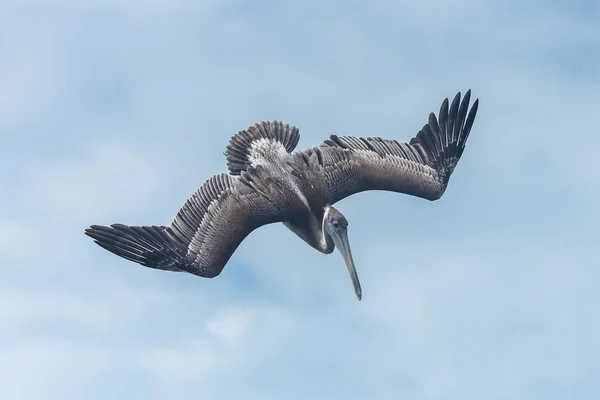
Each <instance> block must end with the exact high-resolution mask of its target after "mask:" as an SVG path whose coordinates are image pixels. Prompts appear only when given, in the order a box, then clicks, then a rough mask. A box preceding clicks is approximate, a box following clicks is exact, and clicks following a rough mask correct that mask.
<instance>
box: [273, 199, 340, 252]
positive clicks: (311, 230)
mask: <svg viewBox="0 0 600 400" xmlns="http://www.w3.org/2000/svg"><path fill="white" fill-rule="evenodd" d="M327 211H328V208H327V207H326V208H325V209H324V212H323V215H322V216H319V215H315V213H310V214H309V215H307V216H305V217H303V218H298V219H296V220H294V221H293V222H292V221H290V222H284V225H285V226H286V227H287V228H288V229H289V230H291V231H292V232H294V233H295V234H296V235H297V236H298V237H299V238H300V239H302V240H304V241H305V242H306V243H308V244H309V245H310V246H311V247H313V248H314V249H316V250H319V251H320V252H321V253H325V254H329V253H331V252H332V251H333V249H334V244H333V240H331V238H330V237H329V235H328V234H327V231H326V230H325V217H326V216H327Z"/></svg>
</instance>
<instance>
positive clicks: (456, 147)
mask: <svg viewBox="0 0 600 400" xmlns="http://www.w3.org/2000/svg"><path fill="white" fill-rule="evenodd" d="M470 98H471V91H470V90H468V91H467V92H466V93H465V96H464V97H463V99H462V101H461V94H460V92H459V93H457V94H456V96H455V97H454V100H453V101H452V103H451V104H450V105H449V101H448V99H447V98H446V99H445V100H444V101H443V102H442V105H441V107H440V110H439V113H438V116H437V117H436V115H435V114H434V113H430V114H429V120H428V122H427V123H426V124H425V125H424V126H423V128H422V129H421V130H420V131H419V132H418V133H417V134H416V136H414V137H413V138H412V139H411V140H410V141H409V142H408V143H403V142H399V141H397V140H393V139H383V138H380V137H367V138H363V137H354V136H337V135H331V136H330V137H329V139H327V140H325V141H323V142H322V143H321V144H320V145H319V146H316V147H311V148H308V149H306V150H303V151H294V149H295V148H296V145H297V144H298V140H299V138H300V135H299V130H298V128H296V127H295V126H291V125H288V124H284V123H282V122H279V121H269V122H260V123H257V124H254V125H252V126H250V127H249V128H248V129H246V130H242V131H239V132H238V133H236V134H235V135H234V136H233V137H231V139H230V140H229V144H228V145H227V149H226V151H225V157H226V161H227V167H228V169H229V172H228V173H220V174H217V175H214V176H213V177H211V178H210V179H208V180H207V181H206V182H205V183H204V184H203V185H202V186H201V187H200V188H199V189H198V190H197V191H196V192H195V193H194V194H193V195H192V196H191V197H190V198H189V199H188V200H187V201H186V202H185V204H184V205H183V207H182V208H181V209H180V210H179V212H178V213H177V215H176V216H175V219H174V220H173V222H172V223H171V225H169V226H128V225H123V224H113V225H110V226H102V225H92V226H91V227H90V228H88V229H86V230H85V234H86V235H88V236H90V237H92V238H93V239H94V241H95V242H96V243H97V244H98V245H100V246H101V247H103V248H104V249H106V250H108V251H110V252H112V253H114V254H116V255H118V256H120V257H122V258H125V259H127V260H130V261H134V262H136V263H139V264H141V265H144V266H146V267H150V268H155V269H160V270H166V271H180V272H188V273H191V274H194V275H197V276H201V277H203V278H214V277H216V276H218V275H219V274H220V273H221V271H222V270H223V268H224V267H225V265H226V263H227V262H228V261H229V259H230V257H231V256H232V255H233V253H234V251H235V250H236V249H237V247H238V246H239V245H240V243H241V242H242V241H243V240H244V238H246V236H248V235H249V234H250V233H251V232H252V231H254V230H255V229H257V228H259V227H261V226H263V225H267V224H272V223H276V222H282V223H283V224H284V225H285V226H286V227H287V228H289V229H290V230H291V231H292V232H294V233H295V234H296V235H298V236H299V237H300V238H301V239H302V240H304V241H305V242H306V243H308V244H309V245H310V246H312V247H313V248H315V249H317V250H318V251H320V252H322V253H325V254H330V253H332V252H333V250H334V248H337V249H338V250H339V252H340V253H341V254H342V256H343V258H344V261H345V263H346V266H347V268H348V272H349V274H350V278H351V280H352V284H353V286H354V291H355V293H356V296H357V298H358V300H361V298H362V289H361V286H360V281H359V279H358V275H357V273H356V268H355V266H354V261H353V259H352V252H351V250H350V243H349V241H348V221H347V220H346V218H345V217H344V215H343V214H342V213H341V212H340V211H338V210H337V209H336V208H334V207H333V205H334V204H335V203H336V202H338V201H340V200H342V199H344V198H345V197H348V196H351V195H353V194H355V193H359V192H363V191H366V190H385V191H392V192H398V193H404V194H408V195H412V196H417V197H420V198H423V199H427V200H431V201H433V200H437V199H439V198H440V197H441V196H442V195H443V194H444V192H445V191H446V187H447V185H448V180H449V179H450V176H451V175H452V172H453V171H454V168H455V167H456V165H457V163H458V161H459V160H460V158H461V156H462V153H463V151H464V149H465V144H466V142H467V138H468V137H469V132H470V131H471V127H472V126H473V121H474V119H475V114H476V113H477V108H478V105H479V99H477V100H475V102H474V103H473V105H472V106H471V109H470V111H469V112H468V114H467V111H468V108H469V101H470Z"/></svg>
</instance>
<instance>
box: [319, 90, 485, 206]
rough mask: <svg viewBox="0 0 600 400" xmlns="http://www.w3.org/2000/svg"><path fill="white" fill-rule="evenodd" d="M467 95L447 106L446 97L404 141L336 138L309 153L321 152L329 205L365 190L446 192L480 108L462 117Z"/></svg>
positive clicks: (431, 194)
mask: <svg viewBox="0 0 600 400" xmlns="http://www.w3.org/2000/svg"><path fill="white" fill-rule="evenodd" d="M470 98H471V91H470V90H469V91H467V92H466V93H465V96H464V98H463V100H462V102H461V95H460V93H458V94H457V95H456V96H455V98H454V100H453V101H452V104H451V105H450V107H448V99H445V100H444V101H443V103H442V106H441V107H440V112H439V120H438V118H436V116H435V114H434V113H431V114H430V115H429V121H428V123H427V124H425V126H424V127H423V129H421V130H420V131H419V132H418V134H417V135H416V136H415V137H413V138H412V139H411V140H410V142H409V143H402V142H398V141H397V140H392V139H382V138H379V137H369V138H362V137H353V136H335V135H332V136H331V137H330V139H328V140H326V141H325V142H323V144H322V145H321V147H319V148H318V150H317V149H313V151H317V152H319V153H321V155H320V158H322V159H323V162H322V167H323V169H324V174H325V179H326V181H327V190H328V197H329V201H330V203H331V204H333V203H335V202H336V201H339V200H341V199H343V198H345V197H347V196H350V195H352V194H354V193H358V192H361V191H365V190H387V191H394V192H400V193H405V194H409V195H413V196H417V197H421V198H424V199H428V200H437V199H439V198H440V197H441V196H442V195H443V194H444V192H445V190H446V187H447V185H448V180H449V179H450V176H451V175H452V172H453V171H454V168H455V167H456V165H457V163H458V161H459V160H460V158H461V155H462V153H463V151H464V148H465V144H466V142H467V138H468V137H469V133H470V131H471V128H472V126H473V121H474V119H475V115H476V113H477V109H478V106H479V100H475V102H474V103H473V106H472V107H471V109H470V111H469V112H468V114H467V111H468V107H469V101H470Z"/></svg>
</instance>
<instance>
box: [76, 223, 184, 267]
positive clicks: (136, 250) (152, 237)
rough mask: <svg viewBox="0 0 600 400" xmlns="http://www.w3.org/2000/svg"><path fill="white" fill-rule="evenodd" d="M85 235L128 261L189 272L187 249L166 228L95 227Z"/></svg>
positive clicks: (90, 228) (86, 231)
mask: <svg viewBox="0 0 600 400" xmlns="http://www.w3.org/2000/svg"><path fill="white" fill-rule="evenodd" d="M85 234H86V235H88V236H89V237H91V238H92V239H94V242H96V244H98V245H99V246H100V247H102V248H104V249H106V250H108V251H110V252H111V253H113V254H116V255H118V256H120V257H123V258H124V259H126V260H130V261H133V262H136V263H138V264H141V265H144V266H146V267H149V268H154V269H161V270H165V271H186V265H187V264H188V263H187V260H186V250H185V248H186V246H184V245H183V243H181V242H180V241H179V239H177V237H176V236H175V235H173V234H172V233H170V229H169V228H167V227H165V226H128V225H123V224H113V225H111V226H102V225H92V226H90V227H89V228H88V229H86V230H85Z"/></svg>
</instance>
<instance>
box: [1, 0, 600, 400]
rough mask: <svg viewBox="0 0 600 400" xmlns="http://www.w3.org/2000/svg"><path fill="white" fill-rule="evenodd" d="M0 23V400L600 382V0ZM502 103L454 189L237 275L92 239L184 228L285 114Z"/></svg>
mask: <svg viewBox="0 0 600 400" xmlns="http://www.w3.org/2000/svg"><path fill="white" fill-rule="evenodd" d="M3 9H4V10H5V12H2V13H0V50H1V54H2V57H1V58H0V93H2V96H0V137H1V139H2V146H1V147H0V152H1V153H0V154H1V157H0V167H1V168H0V193H2V196H0V326H2V329H0V387H1V388H2V398H3V399H41V398H44V399H82V398H86V399H106V398H127V399H163V398H169V399H184V398H190V397H194V398H200V399H217V398H218V399H242V398H243V399H281V398H286V399H305V398H311V399H333V398H336V399H337V398H344V399H348V400H351V399H398V398H402V399H457V400H458V399H460V400H465V399H481V398H486V399H507V398H519V399H544V400H549V399H565V398H577V399H591V398H596V397H597V396H598V395H599V394H600V393H599V391H598V385H597V377H598V375H600V361H599V358H598V355H599V354H600V339H599V338H600V322H599V321H598V317H597V316H598V312H597V310H596V309H595V307H596V306H597V305H598V300H600V295H599V294H597V293H598V292H597V291H596V286H597V282H598V281H599V280H600V268H599V267H600V256H599V255H598V252H597V250H596V246H597V244H598V231H597V227H598V223H599V222H600V213H599V211H598V208H597V204H598V200H597V199H598V195H599V194H600V191H599V189H598V185H597V182H598V181H599V180H600V164H599V163H598V162H597V161H596V157H597V149H598V148H600V135H599V134H598V133H599V132H598V123H597V121H596V120H597V118H598V117H597V115H598V114H597V113H598V110H600V97H599V96H598V93H600V28H599V27H600V8H599V7H598V3H597V2H591V1H587V2H576V1H575V2H559V1H552V2H546V1H544V2H543V1H532V2H528V3H527V4H525V3H522V2H517V1H509V2H505V1H489V2H476V1H471V0H464V1H463V0H461V1H455V2H442V1H440V0H427V1H422V2H395V1H385V0H375V1H372V2H358V1H350V2H344V3H341V2H333V1H324V2H316V1H314V2H312V1H306V2H295V3H292V2H285V3H283V2H275V1H262V2H250V1H229V0H226V1H216V0H209V1H191V0H176V1H174V2H171V1H167V0H152V1H150V2H142V1H136V0H122V1H108V2H106V1H88V2H82V1H65V0H63V1H56V2H50V1H42V0H29V1H26V2H21V1H19V2H16V1H10V0H9V1H8V2H7V3H6V2H5V3H4V5H3ZM468 88H471V89H472V90H473V95H474V96H475V97H479V99H480V102H481V103H480V108H479V113H478V116H477V119H476V121H475V126H474V129H473V131H472V133H471V136H470V138H469V142H468V144H467V149H466V151H465V153H464V155H463V159H462V160H461V162H460V164H459V166H458V167H457V169H456V171H455V174H454V175H453V177H452V179H451V181H450V186H449V188H448V190H447V192H446V194H445V195H444V197H443V198H442V199H441V200H439V201H437V202H433V203H432V202H428V201H424V200H420V199H416V198H410V197H407V196H401V195H397V194H393V193H383V192H370V193H362V194H360V195H357V196H354V197H351V198H348V199H345V200H343V201H342V202H340V203H338V204H337V206H336V207H337V208H338V209H340V210H341V211H342V212H343V213H344V214H345V216H346V217H347V218H348V220H349V222H350V226H349V229H350V232H349V234H350V240H351V242H352V245H353V253H354V257H355V261H356V264H357V268H358V272H359V276H360V278H361V282H362V287H363V294H364V298H363V301H362V302H360V303H359V302H357V301H356V298H355V296H354V293H353V291H352V287H351V284H350V282H349V279H348V277H347V271H346V268H345V266H344V264H343V260H342V258H341V257H340V256H339V254H337V253H334V254H332V255H329V256H325V255H322V254H320V253H318V252H316V251H314V250H313V249H311V248H310V247H309V246H307V245H306V244H304V243H303V242H302V241H301V240H300V239H298V238H297V237H296V236H295V235H294V234H292V233H291V232H289V231H287V229H286V228H285V227H283V226H281V225H272V226H267V227H264V228H261V229H260V230H258V231H255V232H254V233H253V234H252V235H251V236H250V237H249V238H248V239H247V240H246V241H245V242H244V243H243V244H242V246H241V247H240V248H239V249H238V251H237V252H236V253H235V254H234V256H233V257H232V259H231V260H230V263H229V264H228V266H227V267H226V268H225V270H224V271H223V273H222V274H221V275H220V276H219V277H218V278H217V279H213V280H208V279H200V278H195V277H194V276H191V275H188V274H175V273H167V272H162V271H153V270H150V269H147V268H143V267H141V266H138V265H136V264H134V263H130V262H127V261H125V260H122V259H119V258H118V257H116V256H114V255H112V254H110V253H108V252H106V251H104V250H103V249H101V248H99V247H98V246H96V245H94V244H93V242H92V241H91V240H90V239H89V238H87V237H85V236H84V235H83V229H85V228H86V227H87V226H88V225H90V224H94V223H98V224H110V223H113V222H121V223H127V224H132V225H133V224H146V225H148V224H168V223H169V222H170V221H171V219H172V217H173V216H174V215H175V213H176V212H177V210H178V209H179V207H180V206H181V205H182V204H183V202H184V201H185V200H186V199H187V197H188V196H189V195H191V193H192V192H193V191H194V190H195V189H196V188H197V187H198V186H199V185H200V184H202V183H203V182H204V181H205V180H206V179H207V178H208V177H210V176H211V175H212V174H215V173H217V172H221V171H225V159H224V157H223V151H224V149H225V146H226V144H227V141H228V140H229V137H230V136H231V135H232V134H233V133H234V132H236V131H238V130H240V129H243V128H245V127H247V126H248V125H250V124H252V123H254V122H258V121H260V120H265V119H279V120H283V121H285V122H288V123H290V124H295V125H296V126H298V127H299V128H300V134H301V139H300V144H299V148H306V147H309V146H313V145H316V144H318V143H320V142H321V141H322V140H323V139H325V138H326V137H327V136H328V135H329V134H332V133H336V134H341V135H362V136H384V137H391V138H396V139H398V140H408V139H409V138H410V137H412V136H413V135H414V134H415V133H416V132H417V131H418V129H419V128H421V127H422V126H423V124H424V123H425V122H426V120H427V115H428V113H429V112H430V111H437V110H438V109H439V105H440V103H441V101H442V100H443V98H444V97H451V96H453V95H454V94H455V93H456V92H457V91H462V92H463V93H464V91H465V90H466V89H468Z"/></svg>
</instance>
